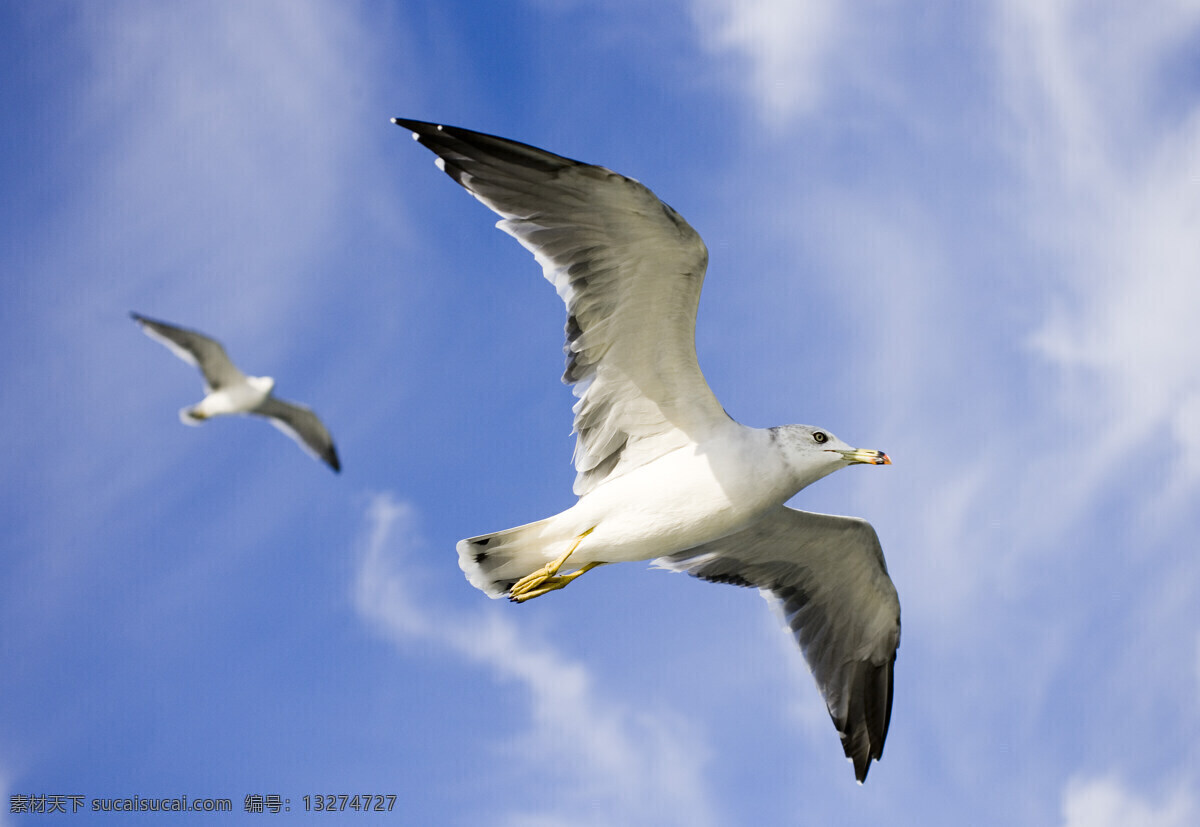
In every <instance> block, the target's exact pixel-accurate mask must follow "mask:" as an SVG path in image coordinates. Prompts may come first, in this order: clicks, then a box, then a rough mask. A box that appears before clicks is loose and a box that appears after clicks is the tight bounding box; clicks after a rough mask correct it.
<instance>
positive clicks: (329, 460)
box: [321, 446, 342, 474]
mask: <svg viewBox="0 0 1200 827" xmlns="http://www.w3.org/2000/svg"><path fill="white" fill-rule="evenodd" d="M321 459H323V460H325V462H326V464H328V465H329V467H330V468H332V469H333V472H334V473H335V474H340V473H342V462H341V460H339V459H338V455H337V451H335V450H334V449H333V446H330V448H329V452H328V453H327V454H325V456H323V457H321Z"/></svg>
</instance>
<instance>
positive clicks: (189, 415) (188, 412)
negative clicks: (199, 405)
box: [179, 407, 204, 426]
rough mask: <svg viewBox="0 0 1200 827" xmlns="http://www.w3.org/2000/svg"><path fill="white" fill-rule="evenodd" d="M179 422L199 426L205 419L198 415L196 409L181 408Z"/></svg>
mask: <svg viewBox="0 0 1200 827" xmlns="http://www.w3.org/2000/svg"><path fill="white" fill-rule="evenodd" d="M179 421H180V422H182V423H183V424H184V425H193V426H198V425H199V424H200V423H201V422H203V421H204V417H203V416H200V415H199V414H197V413H196V409H195V407H188V408H180V409H179Z"/></svg>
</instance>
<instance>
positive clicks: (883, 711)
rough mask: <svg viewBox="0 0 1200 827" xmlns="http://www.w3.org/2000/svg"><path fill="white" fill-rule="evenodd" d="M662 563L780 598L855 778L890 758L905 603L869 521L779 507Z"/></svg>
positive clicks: (661, 562) (785, 615) (864, 774)
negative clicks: (886, 750)
mask: <svg viewBox="0 0 1200 827" xmlns="http://www.w3.org/2000/svg"><path fill="white" fill-rule="evenodd" d="M655 562H656V564H657V565H659V566H661V567H663V568H668V569H672V570H675V571H686V572H687V573H688V574H691V575H694V576H695V577H700V578H703V579H705V580H710V581H713V582H716V583H732V584H734V585H738V586H754V587H757V588H759V589H762V590H763V591H764V592H769V593H770V594H771V595H773V596H774V597H775V598H777V599H778V600H779V601H780V602H781V604H782V608H783V614H784V617H785V618H786V619H787V623H788V626H789V627H790V628H791V630H792V632H793V634H794V635H795V638H796V641H797V642H798V643H799V644H800V649H801V651H802V652H803V653H804V658H805V660H807V661H808V665H809V668H810V669H812V673H813V677H814V678H815V679H816V682H817V686H818V688H819V689H820V690H821V694H822V696H824V698H825V704H826V706H827V707H828V709H829V714H830V717H832V718H833V723H834V726H836V727H837V730H838V734H839V735H840V736H841V739H842V748H843V749H844V750H845V752H846V757H847V758H849V759H850V760H851V761H852V762H853V763H854V774H855V777H856V778H857V779H858V780H859V782H860V783H861V782H863V781H865V780H866V777H867V770H868V769H869V766H870V762H871V760H872V759H874V760H876V761H878V760H879V759H880V757H881V756H882V755H883V742H884V739H885V738H886V737H887V731H888V724H889V722H890V721H891V715H892V676H893V669H894V666H895V662H896V649H897V647H899V645H900V600H899V598H898V597H897V595H896V588H895V586H894V585H892V581H891V578H890V577H888V573H887V564H886V563H885V562H884V559H883V551H882V549H881V548H880V545H879V538H878V536H876V534H875V530H874V529H873V528H871V526H870V524H869V523H867V522H865V521H864V520H858V519H854V518H852V517H834V516H830V515H826V514H812V513H809V512H807V511H797V510H795V509H792V508H787V507H785V506H779V507H778V508H776V509H774V510H772V511H770V512H768V513H767V516H765V517H763V518H762V519H761V520H759V521H758V522H756V523H754V524H753V525H751V526H750V527H749V528H746V529H743V530H742V531H740V532H738V533H736V534H732V535H730V536H728V537H724V538H722V539H720V540H714V541H713V542H711V543H705V544H704V545H700V546H696V547H695V548H691V549H688V550H687V551H683V552H679V553H677V554H673V555H670V556H668V557H663V558H660V559H659V560H656V561H655Z"/></svg>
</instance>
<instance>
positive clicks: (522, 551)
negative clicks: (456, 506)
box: [458, 518, 552, 598]
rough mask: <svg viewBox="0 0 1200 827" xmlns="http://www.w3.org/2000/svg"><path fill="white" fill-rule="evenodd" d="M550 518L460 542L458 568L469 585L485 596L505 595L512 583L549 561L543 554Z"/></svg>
mask: <svg viewBox="0 0 1200 827" xmlns="http://www.w3.org/2000/svg"><path fill="white" fill-rule="evenodd" d="M550 519H552V518H550ZM550 519H545V520H539V521H538V522H536V523H527V524H526V525H522V526H517V527H516V528H507V529H505V530H504V531H497V532H495V533H493V534H481V535H480V536H478V537H470V538H468V539H466V540H460V541H459V543H458V567H459V568H460V569H462V570H463V574H465V575H466V576H467V580H469V581H470V583H471V585H472V586H474V587H475V588H477V589H479V590H480V591H482V592H486V593H487V596H488V597H493V598H496V597H504V596H506V595H507V594H508V590H509V589H511V588H512V586H513V584H514V583H516V582H517V581H518V580H520V579H521V578H522V577H524V576H525V575H527V574H532V573H533V572H535V571H537V570H538V569H540V568H541V567H542V566H544V565H546V562H547V561H548V560H549V559H550V558H549V557H547V556H546V552H545V545H546V543H545V528H546V524H547V523H549V522H550Z"/></svg>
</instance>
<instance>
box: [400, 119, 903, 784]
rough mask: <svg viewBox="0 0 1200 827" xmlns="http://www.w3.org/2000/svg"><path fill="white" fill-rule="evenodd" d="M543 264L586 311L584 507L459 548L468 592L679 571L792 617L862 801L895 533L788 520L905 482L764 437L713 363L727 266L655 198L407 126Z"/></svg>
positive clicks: (881, 705) (837, 452)
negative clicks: (636, 563)
mask: <svg viewBox="0 0 1200 827" xmlns="http://www.w3.org/2000/svg"><path fill="white" fill-rule="evenodd" d="M393 122H394V123H396V124H397V125H399V126H402V127H404V128H405V129H408V130H411V131H412V133H413V138H415V139H416V140H417V141H419V142H420V143H421V144H422V145H424V146H425V147H427V148H428V149H430V150H432V151H433V152H434V153H435V154H436V155H437V156H438V157H437V165H438V167H439V168H441V169H442V170H443V171H444V172H445V173H446V174H448V175H449V176H450V177H451V178H453V179H454V180H455V181H457V182H458V183H459V184H461V185H462V186H463V187H465V188H466V189H467V191H468V192H470V193H471V194H472V195H474V196H475V197H476V198H478V199H479V200H480V201H482V202H483V203H484V204H485V205H486V206H487V207H488V208H490V209H491V210H492V211H494V212H495V213H497V214H499V215H500V216H501V218H502V220H501V221H500V222H499V223H498V224H497V226H498V227H499V228H500V229H502V230H504V231H505V232H506V233H508V234H509V235H511V236H513V237H514V238H515V239H516V240H517V241H519V242H520V243H521V245H522V246H524V247H525V248H526V249H527V250H529V251H530V252H531V253H533V255H534V257H535V258H536V259H537V261H538V263H539V264H541V265H542V270H543V272H544V274H545V276H546V278H547V279H549V281H550V282H551V283H552V284H553V285H554V287H555V289H556V290H557V291H558V295H559V296H560V297H561V298H562V300H563V301H564V302H565V303H566V306H567V324H566V339H567V343H566V346H565V347H564V352H565V353H566V354H567V369H566V373H565V374H564V375H563V381H564V382H566V383H568V384H572V385H574V392H575V395H576V396H577V397H578V399H579V401H578V402H577V403H576V404H575V406H574V409H573V410H574V413H575V428H574V430H575V433H576V434H577V435H578V436H577V441H576V446H575V457H574V461H575V468H576V471H577V475H576V478H575V486H574V490H575V493H576V494H577V495H578V497H579V499H578V501H577V502H576V503H575V505H574V506H572V507H571V508H569V509H567V510H566V511H564V512H562V513H561V514H557V515H555V516H553V517H550V518H548V519H545V520H541V521H539V522H536V523H530V524H528V525H523V526H519V527H517V528H510V529H507V530H505V531H498V532H495V533H493V534H484V535H480V536H478V537H472V538H470V539H467V540H463V541H461V542H460V543H459V544H458V555H459V565H460V566H461V567H462V569H463V571H464V572H465V573H466V575H467V578H468V580H470V582H471V583H472V584H473V585H475V586H476V587H478V588H479V589H481V590H483V591H484V592H486V593H487V594H489V595H490V596H492V597H501V596H506V597H508V598H509V599H511V600H514V601H516V602H523V601H526V600H530V599H532V598H534V597H538V596H540V595H543V594H546V593H547V592H550V591H553V590H555V589H561V588H563V587H564V586H566V585H567V584H568V583H570V582H571V581H572V580H574V579H575V578H576V577H579V576H580V575H581V574H583V573H585V572H587V571H589V570H591V569H593V568H595V567H596V566H600V565H604V564H605V563H616V562H623V561H632V560H649V559H654V558H657V559H656V564H657V565H658V566H660V567H665V568H668V569H673V570H675V571H685V572H687V573H689V574H692V575H694V576H696V577H699V578H702V579H705V580H710V581H713V582H717V583H732V584H734V585H739V586H754V587H757V588H758V589H761V590H762V591H763V592H764V593H766V594H768V595H771V596H773V597H774V598H777V599H778V601H779V602H780V603H781V604H782V610H783V614H784V616H785V617H786V619H787V623H788V625H789V626H790V627H791V630H792V632H793V633H794V635H795V637H796V640H797V641H798V642H799V644H800V648H801V649H802V650H803V652H804V656H805V658H806V659H807V661H808V664H809V666H810V668H811V669H812V671H813V675H814V677H815V678H816V681H817V684H818V686H819V687H820V690H821V693H822V695H823V696H824V698H825V703H826V705H827V706H828V708H829V713H830V715H831V716H832V718H833V722H834V725H835V726H836V727H837V730H838V733H839V734H840V735H841V739H842V747H843V749H844V750H845V752H846V756H847V757H848V758H850V760H851V761H852V762H853V764H854V773H855V776H856V777H857V779H858V781H859V782H860V783H861V782H862V781H864V780H865V779H866V777H867V770H868V768H869V765H870V762H871V760H872V759H875V760H878V759H879V758H880V756H881V755H882V754H883V742H884V738H885V737H886V736H887V730H888V723H889V721H890V719H891V710H892V674H893V666H894V664H895V659H896V648H897V647H898V646H899V644H900V602H899V600H898V598H897V596H896V589H895V587H894V586H893V585H892V581H891V579H890V578H889V577H888V574H887V566H886V564H885V563H884V559H883V552H882V550H881V549H880V545H879V539H878V537H877V536H876V534H875V530H874V529H873V528H871V526H870V525H869V524H868V523H866V522H864V521H863V520H859V519H854V518H851V517H834V516H829V515H825V514H810V513H808V512H805V511H797V510H794V509H791V508H788V507H786V506H785V505H784V502H786V501H787V500H788V499H789V498H790V497H792V495H794V494H795V493H796V492H797V491H799V490H800V489H802V488H804V487H805V486H807V485H810V484H811V483H814V482H816V481H817V480H819V479H821V478H822V477H824V476H826V475H827V474H831V473H833V472H834V471H836V470H838V469H839V468H845V467H846V466H848V465H854V464H859V463H867V464H872V465H887V464H889V463H890V462H891V460H889V459H888V457H887V455H886V454H884V453H883V452H881V451H868V450H863V449H856V448H851V447H850V446H849V445H847V444H846V443H844V442H842V441H841V440H840V439H838V438H837V437H835V436H834V435H833V434H831V433H830V432H829V431H827V430H824V429H822V428H814V427H810V426H807V425H784V426H781V427H777V428H768V429H758V428H748V427H746V426H744V425H740V424H738V423H737V422H735V421H733V419H731V418H730V417H729V415H728V414H726V413H725V411H724V409H722V407H721V405H720V404H719V403H718V402H717V400H716V397H714V396H713V393H712V391H711V390H710V389H709V387H708V384H707V383H706V382H705V381H704V376H703V375H702V374H701V373H700V367H699V365H698V364H697V362H696V348H695V326H696V308H697V305H698V303H699V301H700V286H701V284H702V283H703V281H704V271H705V267H706V265H707V263H708V251H707V249H706V248H705V246H704V242H703V241H701V240H700V236H699V235H697V233H696V231H695V230H693V229H692V228H691V226H689V225H688V223H687V222H686V221H684V220H683V218H682V217H681V216H680V215H679V213H677V212H675V210H673V209H671V208H670V207H669V206H667V205H666V204H664V203H662V202H661V201H659V200H658V198H657V197H656V196H655V195H654V193H652V192H651V191H650V190H648V189H647V188H646V187H644V186H642V185H641V184H639V183H638V182H637V181H635V180H633V179H631V178H626V177H625V176H623V175H619V174H617V173H615V172H612V171H611V170H608V169H605V168H603V167H598V166H592V165H589V164H582V163H579V162H578V161H572V160H570V159H568V158H563V157H561V156H559V155H553V154H551V153H549V152H545V151H543V150H541V149H537V148H535V147H532V146H528V145H526V144H521V143H517V142H516V141H509V140H506V139H504V138H497V137H494V136H491V135H484V134H481V133H478V132H471V131H469V130H466V129H459V128H457V127H450V126H439V125H437V124H432V123H423V122H421V121H411V120H403V119H399V118H396V119H394V120H393Z"/></svg>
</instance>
